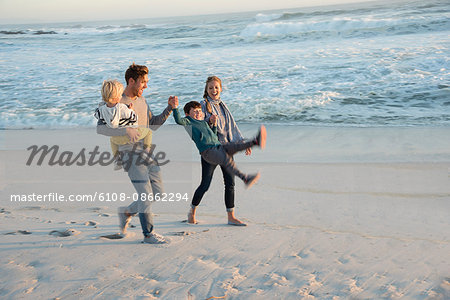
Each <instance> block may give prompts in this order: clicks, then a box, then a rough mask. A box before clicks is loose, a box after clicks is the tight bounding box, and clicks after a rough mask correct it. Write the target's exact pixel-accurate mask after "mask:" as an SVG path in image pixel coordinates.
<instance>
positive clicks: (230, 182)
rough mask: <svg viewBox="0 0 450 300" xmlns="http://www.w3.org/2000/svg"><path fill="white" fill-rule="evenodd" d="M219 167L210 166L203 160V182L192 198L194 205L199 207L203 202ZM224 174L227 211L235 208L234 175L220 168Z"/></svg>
mask: <svg viewBox="0 0 450 300" xmlns="http://www.w3.org/2000/svg"><path fill="white" fill-rule="evenodd" d="M216 167H217V165H214V164H210V163H209V162H207V161H206V160H204V159H203V158H202V181H201V183H200V185H199V186H198V188H197V189H196V190H195V193H194V197H192V205H194V206H198V205H199V204H200V201H202V198H203V195H204V194H205V193H206V191H207V190H208V189H209V186H210V185H211V180H212V178H213V174H214V170H215V169H216ZM220 168H221V169H222V173H223V181H224V184H225V206H226V208H227V209H231V208H234V177H235V176H234V174H233V173H229V172H228V171H227V170H226V169H225V168H223V167H222V166H221V167H220Z"/></svg>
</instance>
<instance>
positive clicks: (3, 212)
mask: <svg viewBox="0 0 450 300" xmlns="http://www.w3.org/2000/svg"><path fill="white" fill-rule="evenodd" d="M10 213H11V212H10V211H7V210H6V209H4V208H0V214H5V215H6V214H10Z"/></svg>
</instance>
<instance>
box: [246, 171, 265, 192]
mask: <svg viewBox="0 0 450 300" xmlns="http://www.w3.org/2000/svg"><path fill="white" fill-rule="evenodd" d="M260 176H261V175H260V174H259V172H258V173H256V174H251V175H248V176H247V179H245V180H244V183H245V188H247V189H249V188H251V187H252V185H254V184H255V183H256V182H258V180H259V177H260Z"/></svg>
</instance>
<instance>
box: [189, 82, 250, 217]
mask: <svg viewBox="0 0 450 300" xmlns="http://www.w3.org/2000/svg"><path fill="white" fill-rule="evenodd" d="M221 92H222V82H221V80H220V79H219V78H218V77H216V76H211V77H208V79H207V80H206V85H205V92H204V94H203V98H204V100H203V101H201V102H200V104H201V105H202V111H203V112H204V113H205V120H206V121H209V118H210V117H211V116H212V115H216V116H217V136H218V138H219V141H220V142H221V143H222V144H224V143H228V142H239V141H241V140H244V138H243V137H242V134H241V132H240V130H239V128H238V127H237V125H236V122H235V121H234V118H233V116H232V115H231V112H230V111H229V109H228V107H227V106H226V105H225V103H224V102H223V101H222V100H221V99H220V93H221ZM251 152H252V151H251V149H250V148H249V149H247V150H246V152H245V154H247V155H250V154H251ZM216 167H217V165H213V164H210V163H208V162H207V161H205V160H204V159H203V158H202V181H201V183H200V185H199V187H198V188H197V189H196V190H195V193H194V196H193V198H192V203H191V209H190V210H189V213H188V223H191V224H195V223H196V219H195V213H196V210H197V206H198V205H199V204H200V201H201V200H202V197H203V195H204V194H205V193H206V191H207V190H208V189H209V186H210V184H211V180H212V177H213V174H214V170H215V169H216ZM221 169H222V174H223V180H224V184H225V207H226V209H227V215H228V224H229V225H234V226H247V224H245V223H243V222H242V221H240V220H239V219H237V218H236V217H235V215H234V177H235V176H234V174H232V173H230V172H228V171H227V170H226V169H225V168H223V167H221Z"/></svg>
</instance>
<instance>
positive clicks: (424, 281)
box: [0, 124, 450, 299]
mask: <svg viewBox="0 0 450 300" xmlns="http://www.w3.org/2000/svg"><path fill="white" fill-rule="evenodd" d="M241 128H242V130H243V132H244V135H246V136H251V134H252V133H253V132H254V131H255V128H256V125H246V124H243V125H241ZM267 128H268V136H269V142H268V145H267V148H266V150H265V151H259V150H258V149H256V150H255V151H254V153H253V155H252V156H251V157H245V156H244V155H243V154H240V155H237V156H236V161H237V163H238V165H239V166H240V167H241V168H242V169H243V170H244V171H248V172H251V171H256V170H258V171H260V172H261V179H260V181H259V182H258V183H257V184H256V185H255V186H254V187H252V189H250V190H246V189H245V188H244V184H243V183H242V182H238V181H237V182H236V191H237V192H236V195H237V197H236V204H237V206H236V213H237V216H238V217H240V218H241V219H242V220H244V221H245V222H247V223H248V226H247V227H245V228H238V227H233V226H229V225H227V224H226V213H225V207H224V203H223V192H222V189H223V185H222V182H221V181H222V178H221V176H220V175H221V174H219V173H220V171H216V175H215V178H214V180H213V184H212V186H211V189H210V191H209V192H208V193H207V194H206V196H205V198H204V200H203V201H202V203H201V205H200V207H199V210H198V216H197V217H198V219H199V221H200V223H199V224H197V225H188V224H186V223H183V222H182V221H183V220H185V219H186V213H187V210H188V208H189V203H190V202H189V201H190V197H191V195H192V192H193V190H194V189H195V187H196V185H197V184H198V182H199V180H200V174H201V172H200V163H199V162H198V160H199V157H198V153H196V151H195V149H193V146H192V143H191V141H190V140H189V138H188V136H187V135H186V133H185V132H184V130H182V129H181V128H179V127H177V126H174V125H167V126H163V127H161V128H160V129H159V130H158V131H157V132H156V133H155V137H154V142H155V144H156V145H157V147H156V149H159V150H160V151H163V152H164V153H165V154H166V160H168V163H167V164H165V165H164V166H162V170H163V179H164V184H165V189H166V192H167V193H173V194H174V195H176V194H177V193H179V194H180V195H181V196H180V199H178V200H177V198H176V197H175V196H174V197H175V198H173V199H172V201H169V199H167V201H162V200H161V201H156V202H155V203H154V204H153V213H154V215H155V216H154V219H155V230H156V232H158V233H160V234H163V235H165V236H167V237H169V238H170V239H171V243H170V244H169V245H164V246H155V245H148V244H142V243H141V240H142V237H141V236H142V234H141V232H140V224H139V220H138V218H133V220H132V222H131V224H132V226H131V228H130V229H129V233H130V234H129V235H128V236H127V237H126V238H124V239H118V240H114V239H107V238H104V237H102V236H107V235H112V234H114V233H117V232H118V218H117V214H116V211H117V207H119V206H122V205H126V204H128V203H130V201H132V200H130V198H129V199H126V197H131V196H130V195H132V194H133V193H134V190H133V187H132V186H131V184H130V182H129V180H128V178H127V176H126V173H124V172H123V171H113V170H112V165H108V166H101V165H100V164H93V165H88V163H85V164H84V165H81V166H77V165H75V164H74V165H71V166H66V165H63V166H60V165H58V164H55V165H53V166H49V164H48V161H49V156H48V157H46V158H45V159H44V160H43V161H42V164H41V165H40V166H39V165H38V164H37V160H36V159H34V160H33V161H32V163H31V164H30V165H27V164H26V163H27V161H28V160H29V156H30V150H26V149H27V148H28V147H30V146H31V145H39V146H40V145H49V146H51V145H58V146H59V147H60V148H59V153H62V152H63V151H72V152H73V153H79V152H80V151H81V150H82V148H85V149H86V152H85V153H86V154H88V153H89V151H92V150H93V149H94V148H95V147H96V146H98V147H99V148H98V149H99V150H98V151H99V152H102V151H109V144H108V139H107V138H105V137H103V136H98V135H96V133H95V130H94V129H73V130H3V131H1V139H2V145H3V146H2V149H1V152H0V153H1V154H0V155H1V160H0V165H1V169H0V170H1V173H0V184H1V205H0V224H1V230H0V236H1V241H0V252H1V256H0V266H1V270H2V271H1V272H0V296H1V297H2V298H4V299H35V298H39V299H80V298H83V299H214V298H211V297H217V298H220V297H223V298H222V299H448V298H449V297H450V282H449V280H450V273H449V270H450V264H449V261H450V256H449V253H450V235H449V232H450V222H449V220H450V151H449V149H450V130H449V129H448V128H407V127H405V128H326V127H325V128H315V127H307V126H276V125H269V126H267ZM175 142H176V144H177V146H175V145H174V144H175ZM96 160H98V156H97V157H96V159H94V160H93V161H96ZM61 161H63V160H61ZM95 194H96V197H97V198H95V201H93V200H92V199H91V201H89V200H88V198H84V200H83V201H82V200H81V199H82V198H81V197H82V195H91V198H92V197H93V196H94V195H95ZM100 194H102V195H103V196H100ZM121 194H122V197H123V199H121V198H120V195H121ZM13 195H16V198H14V197H13ZM17 195H19V196H20V197H18V196H17ZM33 195H34V196H33ZM70 195H72V196H73V197H75V198H72V200H67V199H69V197H70ZM77 195H78V197H79V198H78V199H77V198H76V197H77ZM114 195H115V196H114ZM186 195H187V197H186ZM24 196H26V197H24ZM114 197H116V198H114ZM182 197H186V198H187V199H189V201H186V200H185V199H182ZM39 199H40V200H39ZM55 199H59V200H61V199H65V201H56V200H55ZM101 200H102V201H101ZM122 200H123V201H122ZM217 298H216V299H217Z"/></svg>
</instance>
